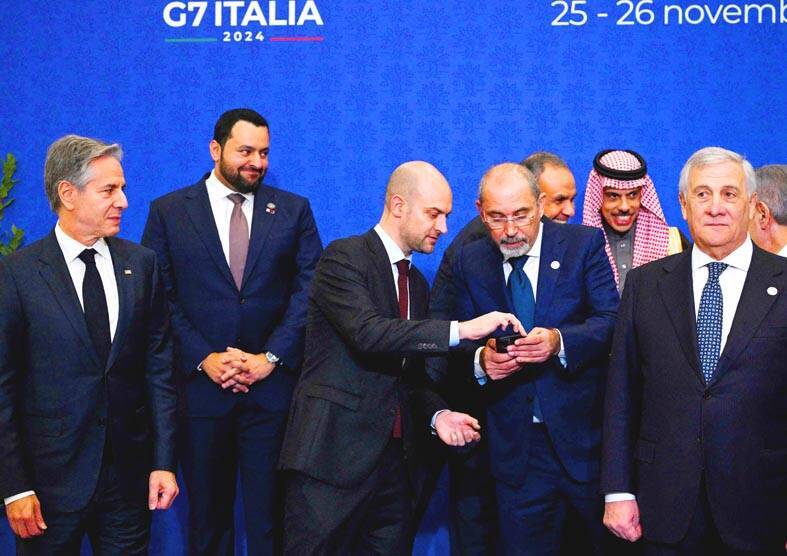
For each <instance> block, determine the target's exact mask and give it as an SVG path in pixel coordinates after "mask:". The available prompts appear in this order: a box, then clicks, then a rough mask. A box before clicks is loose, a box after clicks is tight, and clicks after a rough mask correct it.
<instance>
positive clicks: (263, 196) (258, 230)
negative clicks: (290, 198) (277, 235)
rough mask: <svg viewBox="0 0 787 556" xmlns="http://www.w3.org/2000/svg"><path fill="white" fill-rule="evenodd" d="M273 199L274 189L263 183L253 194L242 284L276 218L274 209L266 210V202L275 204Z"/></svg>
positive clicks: (250, 270)
mask: <svg viewBox="0 0 787 556" xmlns="http://www.w3.org/2000/svg"><path fill="white" fill-rule="evenodd" d="M275 199H276V194H275V193H274V191H273V190H272V189H270V188H269V187H266V186H264V185H261V186H260V187H259V189H258V190H257V193H256V194H255V195H254V217H253V218H252V221H251V238H250V240H249V252H248V255H246V267H245V269H244V271H243V284H245V283H246V280H247V279H248V278H249V276H250V275H251V272H252V270H253V269H254V265H255V264H256V263H257V259H258V258H259V256H260V253H261V252H262V247H263V245H265V240H266V239H268V234H269V233H270V231H271V226H273V222H274V220H275V219H276V216H275V214H276V211H275V209H274V210H273V211H272V212H271V213H269V212H267V211H266V208H267V206H268V203H273V204H274V205H275V202H274V200H275ZM279 218H281V217H279ZM241 285H242V284H241Z"/></svg>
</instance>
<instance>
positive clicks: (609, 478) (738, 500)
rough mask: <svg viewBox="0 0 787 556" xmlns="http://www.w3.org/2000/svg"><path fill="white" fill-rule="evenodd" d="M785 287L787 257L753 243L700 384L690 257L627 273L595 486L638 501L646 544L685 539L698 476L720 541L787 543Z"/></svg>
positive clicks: (743, 545)
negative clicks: (723, 335) (710, 368)
mask: <svg viewBox="0 0 787 556" xmlns="http://www.w3.org/2000/svg"><path fill="white" fill-rule="evenodd" d="M771 288H774V289H771ZM769 289H770V292H771V293H768V292H769ZM785 292H787V259H783V258H780V257H777V256H775V255H771V254H769V253H766V252H764V251H762V250H760V249H758V248H757V247H754V254H753V256H752V260H751V266H750V267H749V271H748V273H747V276H746V282H745V285H744V288H743V293H742V294H741V298H740V302H739V303H738V309H737V312H736V314H735V318H734V319H733V323H732V329H731V330H730V333H729V336H728V337H727V343H726V345H725V347H724V351H723V353H722V354H721V358H720V359H719V364H718V367H717V370H716V373H715V375H714V378H713V379H712V381H711V383H710V384H709V385H707V386H706V385H705V383H704V380H703V378H702V373H701V370H700V366H699V363H698V357H697V333H696V320H695V315H694V294H693V290H692V271H691V250H689V251H685V252H683V253H680V254H678V255H674V256H672V257H668V258H665V259H661V260H659V261H655V262H652V263H649V264H647V265H643V266H642V267H640V268H637V269H634V270H633V271H632V272H631V273H630V274H629V275H628V278H627V280H626V288H625V290H624V292H623V302H622V303H621V308H620V318H619V322H618V325H617V328H616V330H615V340H614V344H613V352H612V360H611V363H610V370H609V377H608V381H607V394H606V396H607V398H606V404H605V405H606V408H605V420H604V465H603V474H602V489H603V491H604V492H607V493H608V492H631V493H634V494H636V496H637V500H638V503H639V508H640V514H641V522H642V527H643V534H644V536H645V537H646V538H648V539H650V540H653V541H657V542H667V543H674V542H677V541H679V540H680V539H681V538H682V537H683V535H684V534H685V533H686V531H687V529H688V526H689V521H690V519H691V517H692V515H693V512H694V509H695V506H696V503H697V499H698V496H699V488H700V480H701V478H702V476H703V475H704V478H705V485H706V488H707V492H708V498H709V500H710V506H711V510H712V512H713V518H714V521H715V524H716V526H717V528H718V530H719V533H720V535H721V537H722V539H723V540H724V541H725V542H726V543H727V544H729V545H731V546H733V547H737V548H740V549H748V550H754V549H764V548H771V549H774V548H778V547H779V546H781V547H783V546H784V541H785V538H787V363H785V354H787V296H785ZM774 293H775V294H774ZM772 294H774V295H772Z"/></svg>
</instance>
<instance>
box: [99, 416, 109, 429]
mask: <svg viewBox="0 0 787 556" xmlns="http://www.w3.org/2000/svg"><path fill="white" fill-rule="evenodd" d="M106 424H107V420H106V419H104V418H103V417H99V418H98V426H99V427H103V426H104V425H106Z"/></svg>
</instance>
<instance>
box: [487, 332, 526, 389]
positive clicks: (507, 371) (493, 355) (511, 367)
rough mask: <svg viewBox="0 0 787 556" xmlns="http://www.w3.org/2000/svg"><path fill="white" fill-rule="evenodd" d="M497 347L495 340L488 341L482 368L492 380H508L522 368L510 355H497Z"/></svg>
mask: <svg viewBox="0 0 787 556" xmlns="http://www.w3.org/2000/svg"><path fill="white" fill-rule="evenodd" d="M496 346H497V342H496V341H495V339H494V338H490V339H489V340H487V342H486V345H485V346H484V349H482V350H481V357H480V363H481V368H482V369H484V372H485V373H486V374H487V376H488V377H489V378H490V379H492V380H500V379H503V378H506V377H507V376H509V375H511V374H512V373H515V372H517V371H518V370H520V369H521V368H522V365H521V364H520V363H518V362H517V360H516V358H515V357H512V356H511V355H510V354H508V353H497V351H495V348H496Z"/></svg>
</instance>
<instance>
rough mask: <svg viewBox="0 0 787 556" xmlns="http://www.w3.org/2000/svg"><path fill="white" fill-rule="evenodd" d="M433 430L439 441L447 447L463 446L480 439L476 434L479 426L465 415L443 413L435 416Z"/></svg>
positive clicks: (450, 412)
mask: <svg viewBox="0 0 787 556" xmlns="http://www.w3.org/2000/svg"><path fill="white" fill-rule="evenodd" d="M434 428H435V430H436V431H437V436H439V437H440V440H442V441H443V442H445V443H446V444H448V445H449V446H464V445H465V444H469V443H471V442H478V441H479V440H480V439H481V435H480V434H478V431H479V430H481V425H479V424H478V420H477V419H475V418H473V417H471V416H470V415H467V414H466V413H458V412H456V411H443V412H442V413H439V414H438V415H437V418H436V419H435V422H434Z"/></svg>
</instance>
